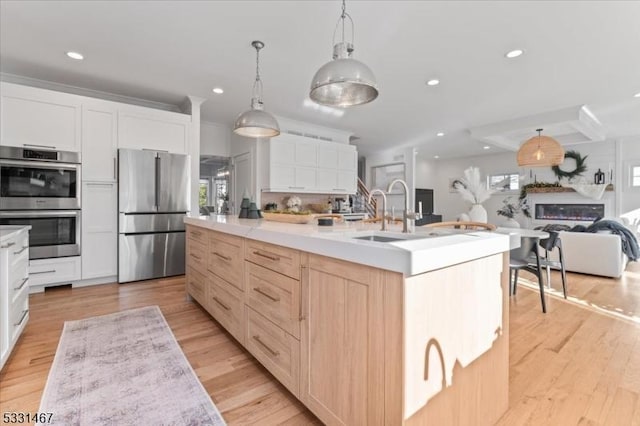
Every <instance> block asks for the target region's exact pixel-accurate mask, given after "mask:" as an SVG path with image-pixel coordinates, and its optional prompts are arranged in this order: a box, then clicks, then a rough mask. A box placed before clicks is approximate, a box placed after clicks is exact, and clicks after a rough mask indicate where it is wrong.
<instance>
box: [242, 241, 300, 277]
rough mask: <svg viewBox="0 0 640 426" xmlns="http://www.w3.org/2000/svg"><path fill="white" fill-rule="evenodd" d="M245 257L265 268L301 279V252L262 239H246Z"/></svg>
mask: <svg viewBox="0 0 640 426" xmlns="http://www.w3.org/2000/svg"><path fill="white" fill-rule="evenodd" d="M245 244H246V250H245V258H246V259H247V260H250V261H251V262H253V263H256V264H258V265H262V266H264V267H265V268H268V269H271V270H273V271H277V272H280V273H281V274H284V275H287V276H290V277H291V278H294V279H296V280H299V279H300V252H299V251H298V250H293V249H290V248H287V247H282V246H276V245H273V244H269V243H263V242H262V241H255V240H247V241H246V243H245Z"/></svg>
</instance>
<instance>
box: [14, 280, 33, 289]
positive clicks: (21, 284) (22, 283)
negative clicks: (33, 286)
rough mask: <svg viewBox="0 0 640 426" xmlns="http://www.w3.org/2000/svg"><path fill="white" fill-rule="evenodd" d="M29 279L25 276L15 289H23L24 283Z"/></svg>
mask: <svg viewBox="0 0 640 426" xmlns="http://www.w3.org/2000/svg"><path fill="white" fill-rule="evenodd" d="M27 281H29V277H27V278H23V279H22V282H21V283H20V285H19V286H18V287H14V288H13V289H14V290H18V291H19V290H22V287H24V285H25V284H26V283H27Z"/></svg>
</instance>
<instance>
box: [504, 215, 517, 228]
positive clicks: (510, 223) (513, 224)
mask: <svg viewBox="0 0 640 426" xmlns="http://www.w3.org/2000/svg"><path fill="white" fill-rule="evenodd" d="M502 226H503V227H505V228H520V223H518V221H517V220H515V219H514V218H512V217H508V218H507V219H506V220H505V221H504V222H502Z"/></svg>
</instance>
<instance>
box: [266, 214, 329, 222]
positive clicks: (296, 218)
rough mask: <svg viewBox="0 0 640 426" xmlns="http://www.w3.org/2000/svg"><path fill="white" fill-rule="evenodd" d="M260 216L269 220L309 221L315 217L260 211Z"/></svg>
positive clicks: (312, 215) (313, 215)
mask: <svg viewBox="0 0 640 426" xmlns="http://www.w3.org/2000/svg"><path fill="white" fill-rule="evenodd" d="M262 217H264V219H265V220H271V221H273V222H285V223H309V222H311V221H312V220H313V219H315V218H316V215H315V214H288V213H269V212H262Z"/></svg>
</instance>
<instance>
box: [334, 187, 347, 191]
mask: <svg viewBox="0 0 640 426" xmlns="http://www.w3.org/2000/svg"><path fill="white" fill-rule="evenodd" d="M333 190H334V191H346V189H345V188H333Z"/></svg>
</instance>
